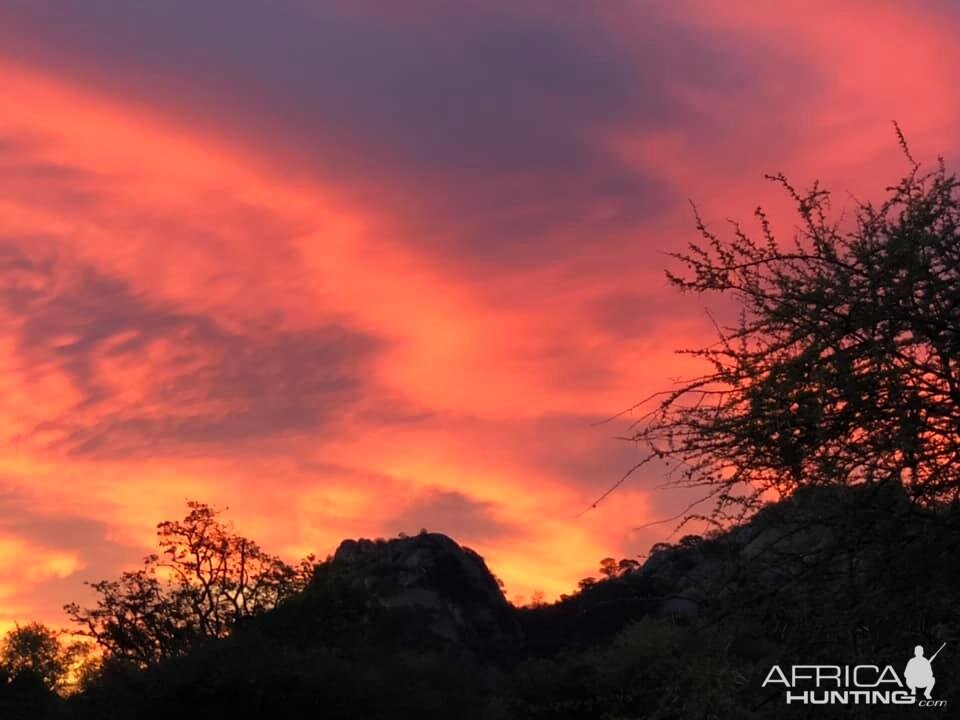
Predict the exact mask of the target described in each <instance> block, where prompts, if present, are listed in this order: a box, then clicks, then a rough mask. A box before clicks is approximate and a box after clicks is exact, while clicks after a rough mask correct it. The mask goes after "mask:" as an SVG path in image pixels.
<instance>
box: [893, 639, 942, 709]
mask: <svg viewBox="0 0 960 720" xmlns="http://www.w3.org/2000/svg"><path fill="white" fill-rule="evenodd" d="M946 645H947V644H946V643H944V644H943V645H941V646H940V650H943V648H944V647H946ZM940 650H937V651H936V652H935V653H934V654H933V655H932V656H931V657H930V659H929V660H927V658H925V657H924V656H923V645H917V646H916V647H915V648H914V649H913V657H912V658H910V662H908V663H907V669H906V670H904V671H903V677H904V679H905V680H906V681H907V687H908V688H910V691H911V692H912V693H913V694H914V695H916V694H917V688H921V689H923V691H924V692H923V696H924V697H925V698H926V699H927V700H929V699H930V691H931V690H933V686H934V683H936V681H937V680H936V678H935V677H934V676H933V666H932V665H931V663H933V659H934V658H935V657H937V655H939V654H940Z"/></svg>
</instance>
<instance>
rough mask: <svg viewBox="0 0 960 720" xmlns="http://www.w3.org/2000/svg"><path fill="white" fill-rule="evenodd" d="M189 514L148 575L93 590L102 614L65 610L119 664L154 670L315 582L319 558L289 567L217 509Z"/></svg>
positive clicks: (193, 507) (152, 560) (150, 561)
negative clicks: (228, 522)
mask: <svg viewBox="0 0 960 720" xmlns="http://www.w3.org/2000/svg"><path fill="white" fill-rule="evenodd" d="M188 507H189V510H190V512H189V513H188V514H187V516H186V517H185V518H184V519H183V520H182V521H165V522H162V523H160V524H159V525H158V526H157V538H158V545H159V547H160V553H159V554H154V555H148V556H147V557H146V558H144V563H143V567H142V568H140V569H139V570H136V571H132V572H125V573H123V574H122V575H121V576H120V578H119V579H118V580H101V581H100V582H96V583H91V584H90V586H91V587H92V588H93V589H94V590H95V591H96V592H97V593H98V595H99V598H98V600H97V605H96V607H93V608H81V607H80V606H79V605H78V604H76V603H71V604H69V605H67V606H66V607H65V609H66V611H67V613H68V615H69V616H70V617H71V619H72V620H73V621H74V622H76V623H78V624H79V625H81V626H82V627H83V628H84V632H85V634H87V635H89V636H90V637H92V638H94V639H95V640H96V641H97V642H98V643H99V644H100V645H101V646H102V647H103V648H104V650H105V651H106V652H107V653H108V655H109V656H110V658H111V659H114V660H121V661H129V662H132V663H134V664H136V665H139V666H146V665H151V664H153V663H155V662H157V661H159V660H162V659H164V658H168V657H173V656H176V655H182V654H185V653H187V652H189V651H190V650H191V649H192V648H193V647H195V646H196V645H197V643H199V642H201V641H203V640H205V639H207V638H219V637H225V636H226V635H228V634H229V633H230V631H231V630H232V629H233V628H234V627H235V626H236V624H237V623H238V622H239V621H241V620H242V619H244V618H246V617H249V616H252V615H256V614H259V613H262V612H264V611H266V610H270V609H272V608H274V607H276V606H277V605H279V604H280V603H281V602H283V601H284V600H285V599H287V598H288V597H290V596H291V595H294V594H295V593H298V592H300V591H301V590H302V589H303V588H304V587H305V586H306V584H307V582H309V580H310V577H311V575H312V573H313V567H314V558H313V556H312V555H311V556H308V557H307V558H304V559H303V560H302V561H301V562H300V563H299V564H298V565H296V566H294V565H288V564H287V563H285V562H283V561H282V560H281V559H280V558H278V557H276V556H274V555H270V554H268V553H266V552H264V551H263V550H262V549H261V548H260V546H259V545H258V544H257V543H255V542H254V541H252V540H249V539H247V538H245V537H242V536H241V535H238V534H236V533H235V532H234V531H233V529H232V528H231V527H230V526H229V525H226V524H224V523H222V522H221V521H220V520H219V518H218V514H219V513H218V511H217V510H214V509H213V508H211V507H210V506H208V505H205V504H203V503H199V502H190V503H188Z"/></svg>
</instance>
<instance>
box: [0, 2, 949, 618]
mask: <svg viewBox="0 0 960 720" xmlns="http://www.w3.org/2000/svg"><path fill="white" fill-rule="evenodd" d="M958 32H960V13H958V12H957V11H956V9H955V8H954V7H952V6H951V5H950V4H949V3H948V2H946V1H944V2H932V1H923V2H916V3H884V2H833V1H831V2H816V1H811V0H807V1H806V2H802V3H788V2H777V3H754V2H744V3H739V2H728V1H724V2H711V3H707V2H677V3H652V2H651V3H644V2H626V1H624V0H611V1H609V2H587V1H584V2H556V1H546V0H544V1H542V2H534V1H527V0H511V1H510V2H493V1H490V0H485V1H484V2H473V1H471V0H458V1H456V2H454V1H453V0H450V1H441V0H413V1H412V2H404V3H397V2H388V1H383V2H370V1H368V0H327V1H326V2H319V1H316V2H308V1H307V0H277V1H274V2H267V0H207V1H206V2H203V3H197V2H193V1H192V0H191V1H188V0H165V2H157V3H141V2H133V1H132V0H127V1H126V2H123V1H120V0H85V2H75V3H66V2H53V1H52V0H50V1H44V0H10V1H9V2H5V3H3V4H2V5H0V88H2V91H0V630H2V629H4V628H7V627H10V626H12V625H13V624H14V623H16V622H26V621H29V620H33V619H37V620H41V621H44V622H47V623H49V624H51V625H53V626H55V627H59V626H63V625H66V624H67V620H66V617H65V615H64V614H63V613H62V611H61V606H62V605H63V604H64V603H66V602H69V601H73V600H79V601H81V602H83V601H89V600H90V599H91V596H90V594H89V590H87V589H86V588H85V587H84V584H83V583H84V582H85V581H93V580H99V579H102V578H108V577H114V576H116V575H118V574H119V573H120V572H121V571H122V570H124V569H130V568H132V567H135V566H136V565H137V564H138V562H139V559H140V558H141V557H142V556H143V555H145V554H146V553H148V552H150V550H151V548H152V545H153V541H154V528H155V525H156V523H157V522H159V521H161V520H164V519H174V518H179V517H182V516H183V515H184V514H185V513H186V509H185V501H186V500H188V499H193V500H200V501H204V502H208V503H210V504H213V505H215V506H217V507H221V508H228V510H227V511H226V517H228V518H230V519H231V520H232V521H233V522H234V524H235V525H236V527H237V529H238V530H239V531H241V532H242V533H243V534H245V535H247V536H249V537H253V538H255V539H256V540H258V541H259V542H261V544H262V545H263V546H265V547H266V548H267V549H268V550H270V551H273V552H275V553H278V554H280V555H281V556H283V557H284V558H286V559H288V560H291V561H292V560H295V559H297V558H298V557H300V556H302V555H305V554H307V553H310V552H313V553H316V554H317V555H318V556H320V557H324V556H326V555H327V554H329V553H330V552H332V551H333V550H334V549H335V548H336V546H337V544H338V543H339V541H340V540H341V539H343V538H348V537H352V538H356V537H390V536H393V535H396V534H397V533H399V532H407V533H415V532H417V531H419V530H420V529H421V528H426V529H428V530H432V531H440V532H446V533H448V534H450V535H452V536H453V537H454V538H456V539H457V540H458V541H460V542H461V543H463V544H465V545H467V546H469V547H472V548H474V549H475V550H477V551H478V552H479V553H480V554H481V555H483V556H484V558H485V559H486V560H487V562H488V564H489V565H490V567H491V568H492V570H493V571H494V572H495V573H496V574H497V575H498V576H499V577H500V578H501V579H502V580H503V581H504V583H505V586H506V592H507V595H508V597H510V598H511V599H515V600H518V601H522V600H523V599H524V598H529V597H530V596H531V594H532V593H533V592H534V591H541V592H543V593H544V594H545V595H546V597H547V598H553V597H556V596H558V595H559V594H560V593H563V592H570V591H572V590H573V589H574V588H575V586H576V582H577V580H578V579H579V578H582V577H584V576H586V575H590V574H593V573H595V572H596V568H597V566H598V561H599V560H600V559H601V558H603V557H606V556H613V557H628V556H636V555H638V554H643V553H645V552H646V551H647V550H648V548H649V547H650V545H652V544H653V543H655V542H658V541H662V540H666V539H669V538H670V533H671V531H672V529H673V525H674V524H672V523H665V524H660V525H654V526H649V527H642V526H644V525H646V524H647V523H651V522H655V521H657V520H661V519H663V518H667V517H670V516H672V515H673V514H675V513H676V512H677V511H678V509H680V508H682V507H683V506H684V505H685V504H686V502H688V501H689V499H690V498H689V497H687V496H684V495H683V494H682V493H679V492H677V491H671V490H669V489H663V487H662V485H663V477H664V472H665V470H664V468H661V467H656V466H648V467H646V468H645V469H644V470H643V471H642V472H639V473H637V474H636V475H634V476H633V477H632V478H631V479H630V480H629V482H627V483H626V484H624V485H623V486H622V487H621V488H620V489H619V490H618V491H617V492H616V493H614V494H613V495H612V496H610V497H609V498H608V499H607V500H606V501H604V502H603V503H601V504H600V505H599V506H598V507H596V508H595V509H592V510H589V511H588V512H583V511H584V510H586V509H587V508H589V507H590V505H591V503H592V502H593V501H594V500H595V499H596V498H597V497H598V496H599V495H600V494H601V493H602V492H603V491H604V490H605V489H606V488H607V487H609V486H610V485H611V484H612V483H614V482H616V481H617V480H618V479H619V478H620V477H621V475H622V474H623V473H624V472H626V471H627V470H628V469H629V468H630V467H631V465H632V464H633V462H634V461H635V460H636V458H637V457H638V450H637V448H635V447H633V446H632V445H630V444H629V443H626V442H624V441H622V440H618V439H617V437H618V436H621V435H623V434H624V433H625V431H626V429H627V426H628V424H629V421H630V416H629V414H628V415H626V416H624V417H622V418H620V419H618V420H614V421H612V422H609V423H600V421H602V420H603V419H605V418H607V417H609V416H611V415H613V414H615V413H617V412H619V411H621V410H624V409H625V408H628V407H630V406H631V405H633V404H634V403H635V402H637V401H638V400H640V399H642V398H644V397H646V396H647V395H649V394H650V393H651V392H654V391H657V390H662V389H664V388H666V387H669V386H671V384H672V383H673V382H675V381H676V379H677V378H679V377H686V376H691V375H693V374H695V373H696V372H697V371H698V369H699V368H698V366H696V365H695V364H693V363H691V361H690V360H689V359H687V358H684V357H682V356H678V355H677V354H676V353H675V350H677V349H680V348H684V347H696V346H700V345H703V344H704V343H707V342H709V341H710V339H711V337H712V336H711V333H712V330H711V325H710V321H709V319H708V316H707V311H708V310H709V309H710V307H711V302H712V300H711V299H710V298H702V299H698V298H695V297H689V296H686V295H684V296H681V295H679V294H677V293H676V292H675V291H674V290H673V289H672V288H671V287H669V285H668V283H667V281H666V279H665V276H664V270H665V269H666V268H671V267H672V268H673V269H678V268H677V266H676V265H675V264H674V265H672V264H671V263H672V262H673V261H672V260H671V259H670V257H669V256H668V253H670V252H671V251H676V250H678V249H681V248H683V247H684V245H685V244H686V243H687V242H690V241H693V240H695V239H696V233H695V228H694V224H693V217H692V212H691V206H690V203H691V201H692V202H695V203H696V205H697V207H698V208H699V210H700V212H701V214H702V216H703V217H704V219H705V220H706V221H707V223H708V224H710V226H711V227H714V228H716V229H718V230H721V231H722V230H723V229H724V228H726V227H727V225H726V223H727V220H728V219H731V218H732V219H742V220H744V221H745V222H746V223H747V227H748V228H749V227H750V223H749V221H750V220H751V217H752V213H753V210H754V208H755V207H756V206H757V205H758V204H762V205H764V207H766V208H770V210H771V212H772V214H773V217H774V219H775V220H776V221H778V224H775V227H774V229H775V231H777V230H779V233H780V234H781V236H784V237H787V238H789V237H791V236H792V233H793V231H794V226H793V224H792V223H793V220H792V219H791V218H790V216H789V215H788V214H787V213H786V206H787V205H786V201H785V198H784V197H783V194H782V193H781V192H778V191H777V189H776V188H775V187H773V186H771V184H770V183H769V182H766V181H765V180H764V179H763V174H764V173H776V172H779V171H783V172H785V173H786V174H787V175H788V176H789V177H790V178H791V179H793V180H794V181H795V182H796V184H798V185H801V186H806V185H808V184H809V183H810V182H812V181H813V180H815V179H817V178H819V179H821V180H823V181H824V182H825V183H826V185H827V186H828V187H830V188H831V189H833V190H834V192H835V195H834V206H835V208H836V209H837V211H838V212H840V211H842V210H843V208H845V207H846V208H849V207H850V206H851V205H852V203H853V202H854V198H864V199H869V198H873V197H877V196H879V194H881V193H882V191H883V189H884V187H885V186H886V185H888V184H890V183H891V182H893V181H895V180H896V179H897V178H898V177H899V176H900V175H901V174H902V173H903V172H904V171H905V170H906V169H907V168H906V165H905V160H904V158H903V157H902V155H901V154H899V151H898V148H897V145H896V137H895V135H894V133H893V129H892V125H891V121H893V120H896V121H897V122H899V124H900V125H901V127H902V128H903V129H904V132H905V133H906V135H907V138H908V140H909V142H910V145H911V148H912V150H913V153H914V155H915V156H916V157H917V158H918V159H919V160H920V161H921V162H924V163H928V164H929V163H931V162H934V161H935V159H936V157H937V156H938V155H944V156H945V157H946V158H947V160H948V162H949V160H950V159H951V158H954V157H957V150H958V146H960V132H958V131H960V96H958V95H957V93H956V67H957V65H958V62H960V46H958V45H957V44H956V42H955V37H956V36H957V34H958ZM713 300H716V299H713Z"/></svg>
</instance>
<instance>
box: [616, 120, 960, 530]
mask: <svg viewBox="0 0 960 720" xmlns="http://www.w3.org/2000/svg"><path fill="white" fill-rule="evenodd" d="M897 133H898V137H899V138H900V142H901V148H902V149H903V151H904V154H905V155H906V157H907V159H908V161H909V163H910V170H909V172H908V173H907V174H906V176H905V177H903V178H902V179H901V180H900V181H899V182H898V183H896V184H895V185H893V186H891V187H888V188H887V189H886V197H885V198H884V199H883V200H882V202H879V203H873V202H860V201H855V206H854V208H853V213H852V214H851V215H848V216H844V214H843V213H840V214H839V215H838V216H835V215H834V214H833V213H832V211H831V195H830V193H829V192H828V191H826V190H824V189H823V188H821V187H820V186H819V184H814V185H813V186H812V187H811V188H810V189H809V190H806V191H799V190H797V189H796V188H795V187H794V186H793V185H792V184H791V183H790V182H789V181H788V180H787V179H786V178H785V177H784V176H783V175H776V176H768V177H769V179H771V180H772V181H774V182H776V183H778V184H779V185H780V186H781V187H782V188H783V189H784V190H785V191H786V192H787V193H788V194H789V196H790V198H791V199H792V200H793V202H794V203H795V206H796V210H797V213H798V215H799V219H800V223H799V227H798V228H797V232H796V234H795V236H794V237H793V238H791V239H790V240H789V241H786V242H785V241H783V240H781V239H779V238H778V237H777V236H776V235H775V233H774V230H773V228H772V223H771V221H770V219H769V217H768V215H767V214H766V213H765V212H764V211H763V210H762V209H761V208H757V210H756V212H755V215H756V219H757V221H758V230H757V232H756V233H754V234H751V233H750V232H748V231H747V229H745V228H744V227H743V226H741V225H740V224H738V223H734V224H733V227H732V232H731V234H730V236H729V237H723V236H721V235H719V234H717V233H716V232H715V231H714V230H712V229H710V228H709V227H707V225H706V224H705V223H704V222H703V220H702V219H701V218H700V216H699V215H697V216H696V222H697V229H698V231H699V235H700V241H698V242H694V243H691V244H690V245H689V247H688V248H687V249H686V251H684V252H679V253H676V254H674V255H673V258H674V259H675V260H676V261H678V262H679V264H680V265H681V267H682V269H681V270H679V271H677V272H668V273H667V275H668V278H669V280H670V282H671V283H672V285H673V286H675V287H676V288H678V289H679V290H681V291H683V292H691V293H696V294H701V295H707V294H713V293H719V294H720V295H721V296H728V297H732V298H733V299H734V300H735V301H736V303H737V304H738V306H739V310H740V312H739V318H738V321H737V322H735V323H733V324H725V325H720V324H717V325H716V327H717V332H718V337H717V339H716V341H715V342H714V343H712V344H710V345H708V346H705V347H701V348H697V349H693V350H685V351H683V352H685V353H689V354H692V355H694V356H696V357H699V358H702V359H703V360H705V361H706V365H707V367H708V368H709V370H708V372H706V373H705V374H703V375H702V376H700V377H696V378H694V379H692V380H689V381H685V382H682V383H680V384H679V385H678V386H677V387H675V388H673V389H671V390H668V391H666V392H664V393H661V394H659V395H658V396H655V398H653V399H651V402H653V405H652V409H650V410H649V411H648V412H647V413H646V414H644V415H643V416H641V417H640V418H639V419H638V420H637V421H636V422H635V424H634V425H632V427H631V433H630V435H629V437H630V439H631V440H633V441H636V442H638V443H639V444H641V446H645V447H646V448H647V450H648V452H647V454H646V455H645V456H643V458H642V460H641V462H640V464H641V465H642V464H645V463H648V462H650V461H652V460H657V459H661V460H665V461H666V462H668V463H669V464H670V466H671V470H670V472H671V482H672V483H674V484H676V485H680V486H688V487H698V488H702V489H703V490H704V491H705V495H704V498H705V499H707V498H709V499H712V500H713V501H714V506H713V511H712V512H711V513H710V515H709V517H710V518H711V519H714V520H716V519H718V517H734V516H735V517H742V516H743V514H744V513H745V512H748V511H750V510H753V509H756V507H758V506H759V505H760V504H762V502H764V501H765V500H766V499H769V498H770V497H771V494H773V495H775V496H782V495H784V494H789V493H790V492H792V491H793V490H795V489H797V488H798V487H800V486H802V485H817V484H848V485H852V484H860V483H898V484H902V485H903V487H904V488H905V489H906V490H907V492H908V494H909V496H910V497H911V498H913V499H914V500H915V501H917V502H920V503H926V504H929V503H937V502H942V501H946V500H952V501H956V500H957V499H958V497H960V463H958V453H960V196H958V192H957V188H958V181H957V178H956V175H955V174H953V173H950V172H948V171H947V170H946V168H945V165H944V163H943V161H942V160H940V161H939V163H938V164H937V166H936V168H935V169H933V170H932V171H921V167H920V165H919V164H918V163H916V162H915V161H914V160H913V158H912V156H911V155H910V152H909V149H908V148H907V145H906V142H905V141H904V140H903V136H902V134H900V132H899V128H898V129H897Z"/></svg>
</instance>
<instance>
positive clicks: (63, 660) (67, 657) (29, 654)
mask: <svg viewBox="0 0 960 720" xmlns="http://www.w3.org/2000/svg"><path fill="white" fill-rule="evenodd" d="M70 664H71V654H70V651H69V649H68V648H67V647H65V646H64V645H62V644H61V642H60V634H59V633H57V632H56V631H54V630H51V629H50V628H48V627H47V626H45V625H43V624H41V623H37V622H34V623H30V624H29V625H18V626H17V627H15V628H14V629H13V630H10V631H9V632H8V633H7V635H6V637H5V638H4V639H3V643H2V645H0V669H2V670H3V671H4V673H5V674H6V675H7V676H9V677H11V678H16V677H20V676H23V675H30V676H33V677H35V678H37V679H39V680H40V681H41V682H42V683H43V685H44V686H45V687H46V688H47V689H48V690H51V691H53V692H56V691H58V690H60V689H62V688H63V686H64V684H65V683H66V680H67V673H68V671H69V669H70Z"/></svg>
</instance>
